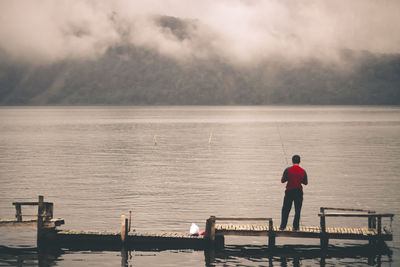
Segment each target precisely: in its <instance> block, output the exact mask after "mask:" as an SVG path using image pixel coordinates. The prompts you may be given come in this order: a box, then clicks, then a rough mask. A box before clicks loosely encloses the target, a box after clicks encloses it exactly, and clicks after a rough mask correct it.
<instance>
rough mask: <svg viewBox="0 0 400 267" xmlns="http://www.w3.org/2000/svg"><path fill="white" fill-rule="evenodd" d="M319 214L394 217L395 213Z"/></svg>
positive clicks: (328, 214)
mask: <svg viewBox="0 0 400 267" xmlns="http://www.w3.org/2000/svg"><path fill="white" fill-rule="evenodd" d="M318 216H320V217H321V216H326V217H372V218H373V217H378V216H379V217H394V214H393V213H324V214H322V213H319V214H318Z"/></svg>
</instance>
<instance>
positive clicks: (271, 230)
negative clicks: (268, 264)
mask: <svg viewBox="0 0 400 267" xmlns="http://www.w3.org/2000/svg"><path fill="white" fill-rule="evenodd" d="M268 246H269V247H274V246H275V233H274V223H273V222H272V219H271V220H269V228H268Z"/></svg>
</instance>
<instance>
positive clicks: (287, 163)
mask: <svg viewBox="0 0 400 267" xmlns="http://www.w3.org/2000/svg"><path fill="white" fill-rule="evenodd" d="M275 125H276V129H277V130H278V134H279V140H280V141H281V145H282V150H283V155H284V157H285V160H286V165H289V162H288V160H287V155H286V150H285V146H284V145H283V141H282V135H281V131H280V130H279V124H278V123H277V122H275Z"/></svg>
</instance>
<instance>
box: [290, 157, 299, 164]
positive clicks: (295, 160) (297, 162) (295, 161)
mask: <svg viewBox="0 0 400 267" xmlns="http://www.w3.org/2000/svg"><path fill="white" fill-rule="evenodd" d="M292 162H293V164H299V163H300V156H299V155H294V156H293V157H292Z"/></svg>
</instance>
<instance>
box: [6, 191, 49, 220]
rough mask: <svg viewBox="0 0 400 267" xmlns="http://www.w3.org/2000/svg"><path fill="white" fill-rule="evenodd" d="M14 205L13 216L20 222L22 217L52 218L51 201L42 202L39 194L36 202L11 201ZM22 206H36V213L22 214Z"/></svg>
mask: <svg viewBox="0 0 400 267" xmlns="http://www.w3.org/2000/svg"><path fill="white" fill-rule="evenodd" d="M12 204H13V205H14V206H15V218H16V219H17V222H22V221H23V217H38V216H42V217H43V218H44V219H45V220H51V219H53V207H54V205H53V203H51V202H44V201H43V197H41V196H39V201H38V202H13V203H12ZM22 206H38V214H22Z"/></svg>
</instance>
